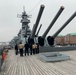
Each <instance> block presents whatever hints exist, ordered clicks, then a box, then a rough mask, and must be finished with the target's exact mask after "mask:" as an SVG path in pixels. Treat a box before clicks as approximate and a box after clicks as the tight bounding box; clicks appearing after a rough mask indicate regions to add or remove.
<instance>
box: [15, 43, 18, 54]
mask: <svg viewBox="0 0 76 75" xmlns="http://www.w3.org/2000/svg"><path fill="white" fill-rule="evenodd" d="M15 54H16V55H18V45H17V44H16V45H15Z"/></svg>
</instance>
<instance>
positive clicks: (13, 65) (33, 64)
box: [4, 50, 76, 75]
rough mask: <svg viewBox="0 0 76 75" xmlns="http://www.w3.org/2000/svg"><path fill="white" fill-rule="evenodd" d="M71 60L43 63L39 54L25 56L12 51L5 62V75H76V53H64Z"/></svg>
mask: <svg viewBox="0 0 76 75" xmlns="http://www.w3.org/2000/svg"><path fill="white" fill-rule="evenodd" d="M62 53H64V54H68V55H69V56H70V57H71V59H70V60H67V61H61V62H54V63H53V62H43V61H41V60H39V59H38V54H36V55H30V56H23V57H20V56H19V55H15V54H14V50H10V51H9V53H8V55H7V59H6V61H5V69H4V72H5V75H76V72H75V71H76V51H66V52H62Z"/></svg>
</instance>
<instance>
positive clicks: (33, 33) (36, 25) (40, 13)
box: [31, 5, 45, 38]
mask: <svg viewBox="0 0 76 75" xmlns="http://www.w3.org/2000/svg"><path fill="white" fill-rule="evenodd" d="M44 7H45V6H44V5H41V7H40V11H39V14H38V17H37V20H36V23H35V25H34V26H33V29H32V33H31V38H34V36H35V33H36V30H37V27H38V24H39V21H40V18H41V16H42V13H43V10H44Z"/></svg>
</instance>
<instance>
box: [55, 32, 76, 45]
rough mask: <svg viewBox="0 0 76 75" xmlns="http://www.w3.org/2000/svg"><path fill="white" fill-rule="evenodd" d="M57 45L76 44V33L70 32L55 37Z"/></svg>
mask: <svg viewBox="0 0 76 75" xmlns="http://www.w3.org/2000/svg"><path fill="white" fill-rule="evenodd" d="M55 43H56V45H72V46H73V45H76V33H70V34H67V35H65V36H63V35H59V36H57V37H56V39H55Z"/></svg>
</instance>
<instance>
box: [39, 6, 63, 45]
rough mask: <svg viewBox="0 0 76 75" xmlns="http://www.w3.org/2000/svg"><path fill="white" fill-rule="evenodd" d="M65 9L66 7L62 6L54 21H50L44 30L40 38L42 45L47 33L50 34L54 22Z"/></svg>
mask: <svg viewBox="0 0 76 75" xmlns="http://www.w3.org/2000/svg"><path fill="white" fill-rule="evenodd" d="M63 10H64V7H63V6H61V7H60V9H59V11H58V12H57V14H56V16H55V17H54V19H53V21H52V22H51V23H50V25H49V26H48V28H47V29H46V31H45V32H44V34H43V35H42V36H41V37H39V38H38V43H39V45H40V46H43V45H44V39H45V37H46V35H47V34H48V32H49V30H50V29H51V28H52V26H53V24H54V23H55V22H56V20H57V19H58V17H59V16H60V14H61V13H62V11H63Z"/></svg>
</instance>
